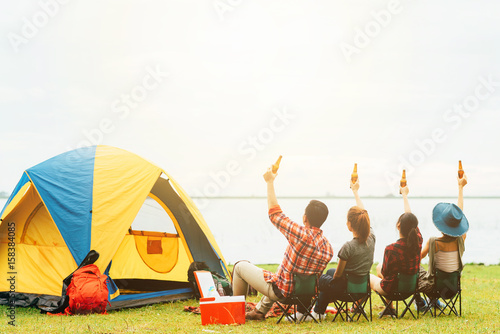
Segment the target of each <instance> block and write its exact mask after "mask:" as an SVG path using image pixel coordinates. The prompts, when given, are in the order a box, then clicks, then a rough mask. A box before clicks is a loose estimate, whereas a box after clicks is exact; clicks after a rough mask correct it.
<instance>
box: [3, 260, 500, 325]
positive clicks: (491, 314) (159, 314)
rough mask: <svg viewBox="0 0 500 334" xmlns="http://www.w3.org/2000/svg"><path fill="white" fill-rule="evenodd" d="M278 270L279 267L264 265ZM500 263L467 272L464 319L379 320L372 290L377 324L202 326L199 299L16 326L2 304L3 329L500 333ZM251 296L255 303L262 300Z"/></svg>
mask: <svg viewBox="0 0 500 334" xmlns="http://www.w3.org/2000/svg"><path fill="white" fill-rule="evenodd" d="M262 267H264V268H266V269H269V270H272V271H274V270H276V267H277V266H276V265H263V266H262ZM499 291H500V266H482V265H467V266H466V267H465V269H464V271H463V276H462V317H461V318H457V317H455V316H441V317H439V318H432V317H431V316H430V315H428V314H427V315H425V316H424V317H421V318H420V319H418V320H414V319H412V318H410V317H409V316H408V315H406V316H405V318H404V319H400V320H393V319H389V318H384V319H378V318H377V314H378V312H379V311H380V310H381V309H382V302H381V301H380V299H379V298H378V296H377V295H375V294H372V302H373V314H374V317H373V322H371V323H368V322H366V321H359V322H356V323H343V322H340V321H337V322H335V323H332V322H331V319H332V316H331V315H329V318H327V321H324V322H322V323H320V324H315V323H303V324H299V325H295V324H290V323H281V324H279V325H276V320H277V319H275V318H270V319H267V320H266V321H264V322H247V323H246V324H245V325H239V326H238V325H210V326H202V325H201V318H200V316H199V315H196V314H192V313H189V312H184V311H183V309H184V306H198V302H197V301H196V300H185V301H179V302H174V303H165V304H157V305H151V306H147V307H142V308H136V309H124V310H119V311H113V312H110V313H109V314H108V315H90V316H71V317H69V316H68V317H66V316H61V317H59V316H48V315H42V314H40V313H39V311H38V310H36V309H32V308H31V309H25V308H18V309H16V324H17V326H16V327H12V326H10V325H8V321H9V319H8V318H7V311H8V309H7V307H6V306H0V312H1V314H2V315H3V319H2V320H0V332H1V333H31V332H40V333H156V332H158V333H278V332H279V333H280V334H285V333H337V332H339V333H340V332H346V331H349V332H354V333H356V332H374V333H376V332H410V333H428V332H436V333H443V332H444V333H495V332H497V333H499V332H500V316H499V315H500V292H499ZM258 300H259V297H251V298H249V301H255V302H256V301H258Z"/></svg>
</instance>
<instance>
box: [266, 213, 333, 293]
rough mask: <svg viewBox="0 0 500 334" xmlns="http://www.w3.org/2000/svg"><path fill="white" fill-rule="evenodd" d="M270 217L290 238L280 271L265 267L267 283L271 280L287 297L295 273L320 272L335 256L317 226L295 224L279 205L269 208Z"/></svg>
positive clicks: (291, 287)
mask: <svg viewBox="0 0 500 334" xmlns="http://www.w3.org/2000/svg"><path fill="white" fill-rule="evenodd" d="M269 219H271V222H272V223H273V224H274V226H276V228H277V229H278V230H279V231H280V232H281V233H283V235H284V236H285V237H286V239H287V240H288V246H287V248H286V251H285V256H284V258H283V262H282V263H281V265H280V266H279V268H278V271H277V273H272V272H270V271H268V270H264V279H265V280H266V282H272V283H274V284H275V285H276V287H278V289H279V290H280V291H281V294H282V295H283V296H284V297H288V296H290V295H291V294H292V291H293V273H299V274H321V273H322V272H323V270H324V269H325V267H326V265H327V264H328V262H330V260H331V259H332V257H333V249H332V246H331V245H330V243H329V242H328V240H327V239H326V238H325V237H324V236H323V231H321V230H320V229H319V228H317V227H310V228H308V227H305V226H301V225H299V224H297V223H294V222H293V221H291V220H290V218H288V217H287V216H285V215H284V214H283V212H282V211H281V208H280V207H279V205H277V206H275V207H272V208H271V209H270V210H269Z"/></svg>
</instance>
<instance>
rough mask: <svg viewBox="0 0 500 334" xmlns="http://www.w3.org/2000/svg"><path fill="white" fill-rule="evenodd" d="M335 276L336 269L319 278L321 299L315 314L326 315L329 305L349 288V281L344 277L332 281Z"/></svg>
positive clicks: (329, 270)
mask: <svg viewBox="0 0 500 334" xmlns="http://www.w3.org/2000/svg"><path fill="white" fill-rule="evenodd" d="M334 274H335V268H332V269H328V270H327V272H326V274H324V275H321V277H320V278H319V297H318V301H317V302H316V306H314V312H316V313H318V314H324V313H325V311H326V307H327V306H328V304H329V303H330V302H332V301H333V300H334V299H335V298H336V296H338V295H340V294H342V293H343V292H344V291H345V290H346V288H347V281H346V280H345V279H344V277H342V278H340V279H336V280H335V281H333V280H332V279H333V275H334Z"/></svg>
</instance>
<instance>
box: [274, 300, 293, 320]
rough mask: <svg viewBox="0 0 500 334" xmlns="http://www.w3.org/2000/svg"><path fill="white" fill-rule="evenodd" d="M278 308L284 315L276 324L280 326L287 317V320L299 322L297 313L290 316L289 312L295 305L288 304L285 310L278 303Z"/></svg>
mask: <svg viewBox="0 0 500 334" xmlns="http://www.w3.org/2000/svg"><path fill="white" fill-rule="evenodd" d="M278 306H279V308H280V309H281V311H282V312H283V314H282V315H281V317H280V318H279V319H278V321H277V322H276V324H279V323H280V321H281V319H283V317H286V318H287V319H289V320H290V321H293V322H296V321H297V315H296V313H295V311H294V314H293V315H290V314H288V311H289V310H290V308H291V307H292V306H293V304H288V305H287V307H286V308H284V307H283V306H282V305H281V304H280V303H278Z"/></svg>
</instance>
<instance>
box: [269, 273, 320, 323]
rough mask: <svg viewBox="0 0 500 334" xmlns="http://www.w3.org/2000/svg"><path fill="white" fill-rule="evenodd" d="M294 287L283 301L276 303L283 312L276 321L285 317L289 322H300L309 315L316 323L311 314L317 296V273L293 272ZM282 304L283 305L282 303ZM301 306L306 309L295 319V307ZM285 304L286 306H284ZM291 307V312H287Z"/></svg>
mask: <svg viewBox="0 0 500 334" xmlns="http://www.w3.org/2000/svg"><path fill="white" fill-rule="evenodd" d="M293 281H294V288H293V293H292V295H291V296H289V297H288V298H287V299H286V300H285V301H284V302H282V303H277V304H278V306H279V308H280V309H281V311H282V312H283V314H282V315H281V317H280V318H279V319H278V321H277V322H276V323H277V324H279V323H280V321H281V319H283V317H286V318H287V319H288V320H289V321H290V322H294V323H300V322H302V321H305V319H307V317H311V318H312V319H313V320H314V321H315V322H316V323H317V322H318V321H317V320H316V319H314V317H313V316H312V314H311V310H312V308H313V305H314V303H315V302H316V299H317V298H318V291H317V288H316V284H317V282H318V275H317V274H311V275H310V274H297V273H295V274H293ZM282 304H284V305H282ZM299 305H300V306H302V308H304V309H305V310H306V311H305V312H304V313H303V315H302V317H301V318H300V319H297V307H299ZM285 306H286V307H285ZM292 307H293V313H292V314H289V313H288V312H289V311H290V309H291V308H292Z"/></svg>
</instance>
